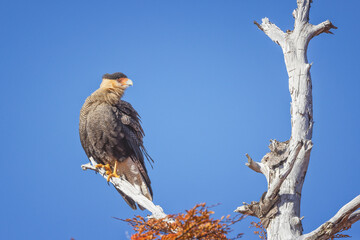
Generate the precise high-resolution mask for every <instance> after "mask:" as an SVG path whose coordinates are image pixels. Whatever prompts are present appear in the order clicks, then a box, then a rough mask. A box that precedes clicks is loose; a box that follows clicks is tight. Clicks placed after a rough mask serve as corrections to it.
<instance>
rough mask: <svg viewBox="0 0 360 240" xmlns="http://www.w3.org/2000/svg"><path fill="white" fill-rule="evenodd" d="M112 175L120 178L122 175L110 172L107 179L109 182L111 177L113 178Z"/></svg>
mask: <svg viewBox="0 0 360 240" xmlns="http://www.w3.org/2000/svg"><path fill="white" fill-rule="evenodd" d="M112 177H116V178H119V177H120V176H119V175H117V174H116V173H115V172H112V173H110V174H108V177H107V181H108V182H109V181H110V178H112Z"/></svg>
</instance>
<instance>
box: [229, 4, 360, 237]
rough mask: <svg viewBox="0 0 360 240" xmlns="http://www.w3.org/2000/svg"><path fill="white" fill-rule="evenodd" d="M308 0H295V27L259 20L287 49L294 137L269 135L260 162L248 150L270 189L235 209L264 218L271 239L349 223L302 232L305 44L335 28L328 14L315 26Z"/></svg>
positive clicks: (307, 91)
mask: <svg viewBox="0 0 360 240" xmlns="http://www.w3.org/2000/svg"><path fill="white" fill-rule="evenodd" d="M310 4H311V0H297V9H296V10H294V12H293V16H294V18H295V24H294V30H293V31H287V32H286V33H284V32H283V31H282V30H280V29H279V28H278V27H277V26H276V25H275V24H273V23H271V22H270V21H269V19H267V18H264V19H262V23H261V24H258V23H257V22H255V24H256V25H257V26H258V27H259V28H260V29H261V30H262V31H263V32H264V33H265V34H266V35H268V36H269V37H270V39H271V40H273V41H274V42H275V43H277V44H278V45H280V47H281V48H282V51H283V53H284V58H285V64H286V69H287V72H288V76H289V91H290V95H291V99H292V102H291V109H290V112H291V138H290V140H289V141H286V142H278V141H276V140H271V144H270V146H269V148H270V150H271V152H270V153H267V154H266V155H265V156H264V157H263V159H262V160H261V163H257V162H254V161H253V160H252V159H251V158H250V156H248V155H247V157H248V163H247V166H249V167H250V168H251V169H253V170H254V171H256V172H260V173H263V174H264V175H265V177H266V179H267V182H268V191H267V192H265V193H264V194H263V196H262V197H261V200H260V201H259V202H252V203H251V204H246V203H245V204H244V205H243V206H241V207H239V208H237V209H236V210H235V211H237V212H241V213H244V214H248V215H252V216H256V217H258V218H260V219H261V222H262V224H263V225H264V227H265V228H266V229H267V234H268V239H269V240H290V239H300V238H301V239H320V236H323V237H324V239H327V238H326V237H329V236H331V235H329V234H334V233H336V232H338V231H340V230H341V229H343V228H344V227H345V225H341V226H340V225H338V226H337V228H336V229H335V228H332V230H331V231H328V232H324V231H322V230H321V231H320V230H319V232H321V233H318V234H317V235H316V236H315V238H310V237H314V235H312V236H310V235H309V234H307V235H303V236H302V231H303V229H302V224H301V220H302V218H300V200H301V191H302V186H303V183H304V179H305V175H306V171H307V168H308V164H309V160H310V152H311V149H312V145H313V144H312V142H311V138H312V130H313V106H312V82H311V76H310V68H311V64H309V63H308V60H307V47H308V44H309V42H310V40H311V39H312V38H313V37H314V36H317V35H319V34H321V33H323V32H326V33H331V32H330V29H332V28H336V27H335V26H334V25H332V23H331V22H330V21H328V20H327V21H325V22H323V23H320V24H319V25H316V26H314V25H312V24H310V23H309V10H310ZM358 198H359V199H357V198H355V199H354V200H353V201H354V202H355V203H353V205H352V206H353V208H351V210H349V211H348V212H347V215H346V214H345V215H346V216H347V218H348V217H349V216H350V215H349V214H352V213H353V212H354V211H355V210H356V209H357V208H358V207H359V206H360V205H359V203H360V197H358ZM354 206H355V207H354ZM356 206H357V208H356ZM354 208H355V209H354ZM340 215H341V214H340ZM356 217H357V219H359V214H355V215H354V216H353V219H354V218H356ZM354 222H355V221H354ZM327 227H328V225H327ZM320 228H321V227H320ZM320 228H319V229H320ZM315 231H316V230H315ZM310 234H311V233H310Z"/></svg>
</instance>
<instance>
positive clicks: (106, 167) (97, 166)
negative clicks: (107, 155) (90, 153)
mask: <svg viewBox="0 0 360 240" xmlns="http://www.w3.org/2000/svg"><path fill="white" fill-rule="evenodd" d="M95 168H104V169H105V171H106V174H107V175H109V174H112V172H111V168H110V165H109V164H106V165H103V164H96V165H95Z"/></svg>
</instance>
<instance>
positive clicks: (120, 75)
mask: <svg viewBox="0 0 360 240" xmlns="http://www.w3.org/2000/svg"><path fill="white" fill-rule="evenodd" d="M102 78H106V79H119V78H128V77H127V76H126V75H125V74H123V73H122V72H116V73H113V74H110V73H105V74H104V75H103V76H102Z"/></svg>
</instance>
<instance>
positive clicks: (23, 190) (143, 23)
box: [0, 0, 360, 240]
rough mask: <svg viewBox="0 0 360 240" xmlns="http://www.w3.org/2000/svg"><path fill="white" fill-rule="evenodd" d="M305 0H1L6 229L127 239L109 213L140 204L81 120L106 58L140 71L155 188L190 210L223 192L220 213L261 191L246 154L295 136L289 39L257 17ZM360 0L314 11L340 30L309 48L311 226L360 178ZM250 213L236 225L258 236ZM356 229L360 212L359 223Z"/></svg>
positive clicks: (132, 98) (305, 205) (169, 208)
mask: <svg viewBox="0 0 360 240" xmlns="http://www.w3.org/2000/svg"><path fill="white" fill-rule="evenodd" d="M295 8H296V1H295V0H292V1H289V0H281V1H268V0H257V1H249V0H248V1H245V0H243V1H235V0H228V1H220V0H197V1H194V0H184V1H165V0H152V1H146V0H141V1H140V0H136V1H116V0H107V1H36V0H35V1H16V0H11V1H10V0H2V1H1V4H0V21H1V23H2V24H1V38H0V43H1V44H0V48H1V49H0V53H1V54H0V55H1V56H0V66H1V90H2V93H1V94H0V102H1V105H0V107H1V109H0V110H1V119H0V127H1V138H0V139H1V140H0V143H1V144H0V146H1V169H2V170H1V176H0V187H1V198H0V208H1V214H0V239H8V240H10V239H70V238H71V237H73V238H75V239H76V240H81V239H110V238H111V239H126V236H127V234H130V233H131V228H130V227H129V226H128V225H127V224H126V223H123V222H121V221H118V220H115V219H113V218H112V217H113V216H114V217H119V218H129V217H132V216H134V215H135V214H141V215H143V216H145V215H146V214H148V212H147V211H144V212H141V211H136V212H134V211H132V210H131V209H130V208H129V207H128V206H127V205H126V204H125V202H124V201H123V199H122V198H121V197H120V196H119V195H118V193H117V192H116V191H115V190H114V189H113V187H109V186H107V184H106V181H105V179H103V178H102V177H100V176H99V175H96V174H94V172H91V171H87V172H84V171H82V170H81V168H80V165H81V164H84V163H87V162H88V160H87V158H86V155H85V153H84V152H83V149H82V147H81V145H80V141H79V136H78V117H79V111H80V108H81V106H82V104H83V102H84V100H85V98H86V97H87V96H88V95H89V94H90V93H91V92H93V91H94V90H95V89H97V88H98V86H99V84H100V81H101V76H102V74H104V73H112V72H116V71H122V72H124V73H126V74H127V75H128V76H129V77H130V78H131V79H132V80H133V81H134V87H132V88H130V89H128V91H127V92H126V96H125V97H124V99H125V100H127V101H129V102H131V103H132V104H133V106H134V107H135V108H136V109H137V110H138V112H139V113H140V114H141V116H142V120H143V127H144V129H145V131H146V137H145V144H146V147H147V149H148V151H149V153H150V154H151V155H152V156H153V158H154V159H155V160H156V164H155V166H154V169H151V168H149V167H148V168H149V175H150V177H151V179H152V186H153V189H154V202H155V203H156V204H159V205H161V206H162V207H163V208H164V210H165V212H167V213H178V212H182V211H184V209H189V208H191V207H193V206H194V205H195V204H197V203H200V202H207V203H208V204H210V205H211V204H216V203H221V205H220V206H218V207H216V208H215V209H214V210H215V211H216V214H215V215H216V217H220V216H222V215H227V214H232V212H233V210H234V209H235V208H236V207H238V206H240V205H241V203H242V202H244V201H245V202H251V201H254V200H258V199H259V198H260V196H261V194H262V193H263V192H264V191H265V190H266V181H265V178H264V177H263V176H262V175H260V174H257V173H255V172H253V171H251V170H250V169H248V168H247V167H245V165H244V163H245V162H246V157H245V153H249V154H250V155H251V156H252V157H253V159H255V160H258V161H260V159H261V158H262V157H263V156H264V155H265V154H266V153H267V151H268V149H267V145H268V143H269V139H277V140H281V141H285V140H287V139H289V137H290V113H289V108H290V96H289V92H288V78H287V74H286V70H285V65H284V62H283V55H282V51H281V49H280V47H279V46H277V45H276V44H275V43H273V42H272V41H271V40H270V39H269V38H268V37H267V36H266V35H265V34H264V33H263V32H261V31H260V30H259V29H258V28H257V27H256V26H255V25H254V24H253V20H257V21H261V18H263V17H269V18H270V20H271V21H272V22H274V23H276V24H277V25H278V26H279V27H281V28H282V30H284V31H285V30H287V29H292V27H293V18H292V15H291V13H292V11H293V9H295ZM359 8H360V3H359V1H355V0H352V1H350V0H349V1H335V0H328V1H319V0H314V3H313V5H312V8H311V13H310V14H311V15H310V16H311V17H310V21H311V23H313V24H317V23H320V22H322V21H324V20H326V19H330V20H331V21H332V22H333V23H334V25H335V26H337V27H339V29H338V30H335V31H334V32H335V35H327V34H322V35H320V36H318V37H316V38H314V39H313V40H312V41H311V43H310V45H309V50H308V58H309V61H310V62H314V64H313V67H312V69H311V73H312V78H313V95H314V120H315V126H314V134H313V142H314V148H313V151H312V154H311V161H310V166H309V170H308V174H307V178H306V181H305V184H304V188H303V194H302V208H301V215H303V216H305V219H304V220H303V225H304V233H307V232H309V231H312V230H313V229H315V228H317V227H318V226H319V225H320V224H322V223H323V222H325V221H326V220H328V219H329V218H331V217H332V216H333V215H334V214H335V213H336V212H337V211H338V210H339V208H340V207H341V206H343V205H344V204H345V203H347V202H348V201H350V200H351V199H352V198H354V197H355V196H356V195H357V194H359V193H360V191H359V190H360V188H359V175H358V174H359V168H360V163H359V160H360V159H359V147H360V138H359V135H360V127H359V117H360V108H359V103H360V95H359V90H360V83H359V81H360V79H359V73H358V70H359V67H360V66H359V55H360V48H359V46H360V45H359V44H358V43H359V40H360V37H359V31H358V30H359V26H358V9H359ZM253 220H256V219H255V218H248V219H247V220H245V221H243V222H242V223H239V224H237V225H235V232H245V233H246V235H245V237H244V239H257V237H256V236H254V235H253V234H252V231H253V230H251V229H249V228H248V227H249V222H250V221H253ZM348 233H349V234H351V235H352V236H353V239H360V224H359V223H357V224H355V225H354V226H353V228H352V229H351V230H350V231H348Z"/></svg>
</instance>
